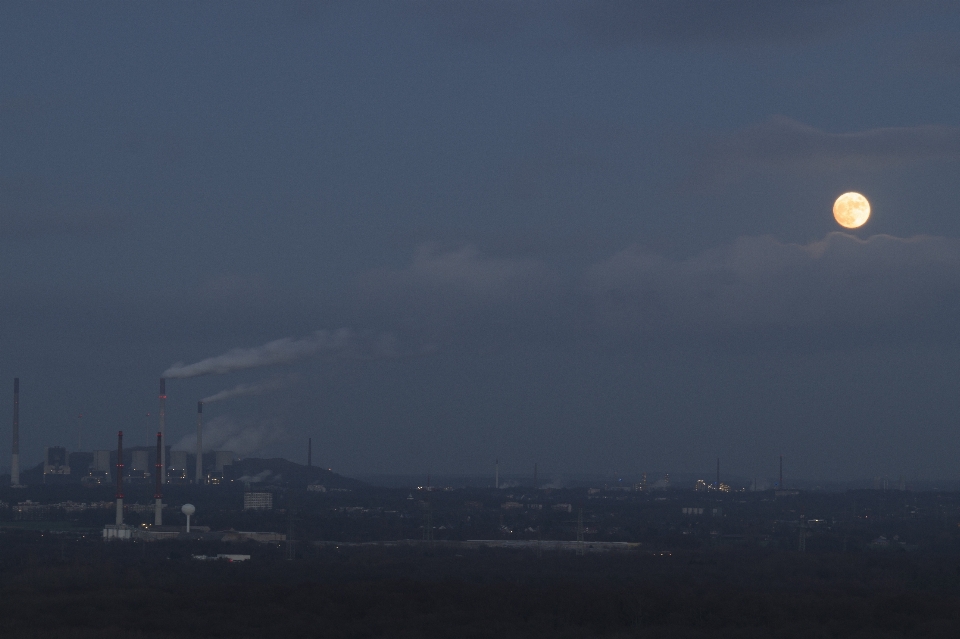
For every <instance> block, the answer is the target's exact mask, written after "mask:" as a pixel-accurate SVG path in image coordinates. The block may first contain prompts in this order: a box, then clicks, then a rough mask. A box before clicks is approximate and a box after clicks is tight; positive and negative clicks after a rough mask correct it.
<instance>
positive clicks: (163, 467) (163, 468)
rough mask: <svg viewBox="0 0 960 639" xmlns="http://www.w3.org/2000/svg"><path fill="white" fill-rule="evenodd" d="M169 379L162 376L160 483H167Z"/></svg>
mask: <svg viewBox="0 0 960 639" xmlns="http://www.w3.org/2000/svg"><path fill="white" fill-rule="evenodd" d="M166 422H167V380H165V379H164V378H162V377H161V378H160V457H158V458H157V459H159V460H160V483H163V484H165V483H167V446H166V444H167V442H166V439H167V428H166V426H167V423H166Z"/></svg>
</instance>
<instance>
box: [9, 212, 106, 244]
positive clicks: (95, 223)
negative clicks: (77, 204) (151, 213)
mask: <svg viewBox="0 0 960 639" xmlns="http://www.w3.org/2000/svg"><path fill="white" fill-rule="evenodd" d="M122 228H123V217H122V216H120V215H118V214H116V213H112V212H108V211H70V212H66V211H44V210H40V211H37V210H29V209H26V210H24V209H18V208H13V207H7V206H2V205H0V239H10V238H15V239H31V238H37V237H45V236H51V235H92V234H99V233H109V232H115V231H118V230H120V229H122Z"/></svg>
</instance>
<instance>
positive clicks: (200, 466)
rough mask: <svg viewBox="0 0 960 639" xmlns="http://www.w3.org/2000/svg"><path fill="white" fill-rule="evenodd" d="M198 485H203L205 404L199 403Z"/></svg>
mask: <svg viewBox="0 0 960 639" xmlns="http://www.w3.org/2000/svg"><path fill="white" fill-rule="evenodd" d="M196 477H197V485H200V484H202V483H203V402H197V474H196Z"/></svg>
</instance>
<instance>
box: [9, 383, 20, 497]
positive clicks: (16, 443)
mask: <svg viewBox="0 0 960 639" xmlns="http://www.w3.org/2000/svg"><path fill="white" fill-rule="evenodd" d="M10 484H11V485H12V486H19V485H20V378H19V377H14V378H13V457H12V458H11V459H10Z"/></svg>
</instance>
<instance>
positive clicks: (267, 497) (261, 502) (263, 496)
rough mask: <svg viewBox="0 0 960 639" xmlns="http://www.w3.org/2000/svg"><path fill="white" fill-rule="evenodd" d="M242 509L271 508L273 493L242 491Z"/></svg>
mask: <svg viewBox="0 0 960 639" xmlns="http://www.w3.org/2000/svg"><path fill="white" fill-rule="evenodd" d="M243 509H244V510H273V493H254V492H247V493H243Z"/></svg>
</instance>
